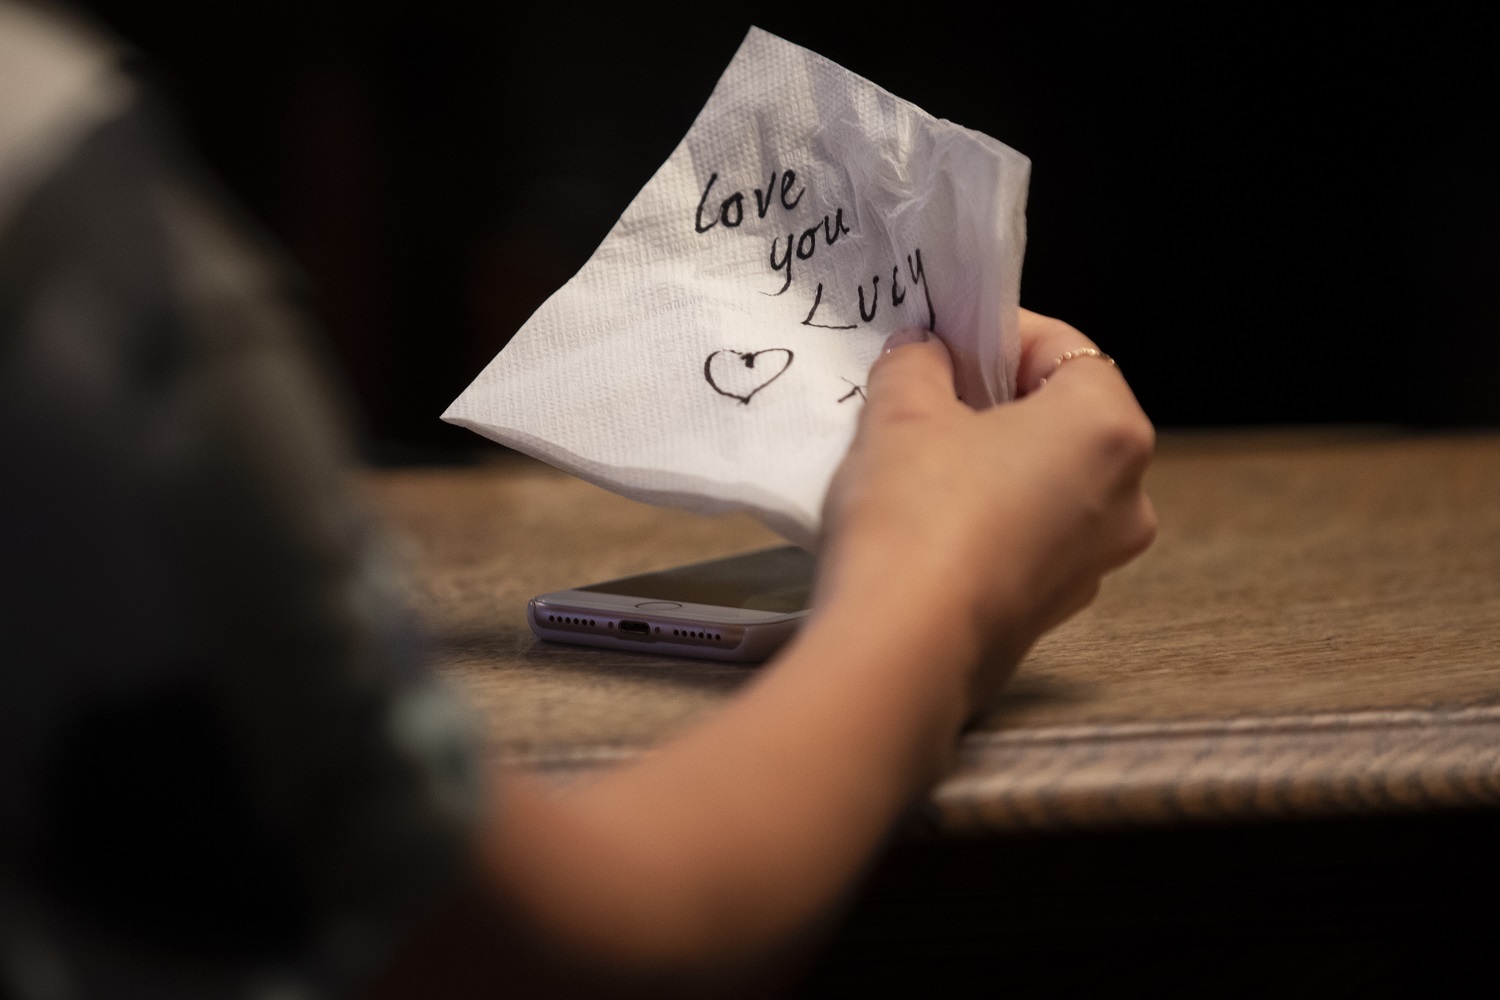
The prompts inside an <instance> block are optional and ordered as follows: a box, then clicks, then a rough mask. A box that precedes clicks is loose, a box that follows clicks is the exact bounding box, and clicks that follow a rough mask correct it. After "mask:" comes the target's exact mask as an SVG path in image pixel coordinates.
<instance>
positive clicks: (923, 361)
mask: <svg viewBox="0 0 1500 1000" xmlns="http://www.w3.org/2000/svg"><path fill="white" fill-rule="evenodd" d="M865 392H866V395H867V397H868V399H867V402H866V404H865V410H866V412H867V413H869V411H871V410H873V411H875V412H874V413H870V415H871V416H880V415H882V414H902V413H919V412H924V411H926V410H928V409H930V408H931V407H933V406H942V405H944V404H947V403H953V402H956V401H957V400H958V394H957V392H956V391H955V390H954V388H953V358H952V357H951V356H950V355H949V354H948V348H947V347H946V346H944V344H943V342H942V341H941V340H939V339H938V338H937V337H936V336H935V335H933V334H932V333H930V332H928V331H927V330H920V329H911V330H901V331H899V332H897V333H893V334H891V336H890V337H889V338H888V339H887V340H886V342H885V347H884V348H883V349H882V350H881V353H880V357H879V358H878V359H876V361H875V364H874V365H873V366H872V367H871V368H870V375H869V378H868V379H867V382H866V387H865Z"/></svg>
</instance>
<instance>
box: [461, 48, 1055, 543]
mask: <svg viewBox="0 0 1500 1000" xmlns="http://www.w3.org/2000/svg"><path fill="white" fill-rule="evenodd" d="M1029 173H1030V161H1028V160H1027V159H1026V158H1025V157H1024V156H1022V155H1021V154H1019V153H1017V152H1016V151H1014V150H1012V149H1010V148H1009V147H1007V146H1005V145H1003V144H1001V143H1000V142H997V141H996V140H994V139H991V138H990V137H988V136H985V135H981V134H980V133H978V132H974V131H971V130H969V129H965V128H962V127H960V126H958V125H955V124H953V123H952V122H948V121H944V120H942V119H937V118H933V117H932V116H930V115H928V114H926V113H925V112H923V111H922V110H921V109H920V108H917V107H915V106H914V105H912V104H909V103H907V102H906V101H903V100H901V99H900V98H898V97H896V96H894V95H892V94H890V93H888V92H886V91H884V90H882V89H880V88H879V87H877V86H875V85H874V84H873V83H871V82H869V81H868V80H865V79H863V78H862V77H859V76H856V75H855V74H853V73H850V72H849V71H848V70H845V69H843V68H842V67H840V66H838V65H835V64H834V63H832V62H830V61H828V60H827V59H824V58H823V57H822V56H819V55H817V54H815V53H813V52H809V51H808V50H806V49H804V48H801V47H799V46H796V45H793V44H791V43H790V42H787V41H784V40H782V39H780V38H777V37H776V36H774V35H771V34H768V33H766V32H764V31H761V30H759V29H756V28H752V29H751V30H750V33H749V34H748V35H747V36H746V38H745V41H744V43H743V44H742V45H741V46H740V49H739V51H738V52H737V53H736V54H735V56H734V59H733V60H732V61H731V62H730V64H729V67H728V69H726V70H725V71H724V75H723V77H721V78H720V80H719V83H718V85H717V86H716V87H715V88H714V92H713V94H712V96H710V97H709V100H708V104H707V105H706V106H705V107H704V108H703V111H702V112H701V113H700V114H699V115H698V118H697V120H696V121H695V122H694V123H693V126H692V128H691V129H690V130H689V131H688V134H687V136H686V137H685V138H684V139H683V140H682V142H681V143H680V144H679V145H678V147H677V148H676V150H674V151H673V153H672V155H671V157H669V158H668V160H667V162H666V163H665V164H663V165H662V167H661V169H660V170H658V171H657V172H656V175H655V176H654V177H652V178H651V181H650V182H649V183H648V184H647V185H646V187H645V188H644V189H643V190H642V191H641V192H640V194H638V195H637V196H636V197H635V200H634V201H632V202H631V203H630V206H629V207H628V208H626V210H625V213H624V215H622V216H621V217H620V221H619V222H618V223H616V224H615V226H614V228H613V229H612V230H611V231H610V233H609V235H608V236H607V237H605V240H604V242H603V243H602V244H601V245H600V247H599V249H598V250H596V251H595V252H594V255H593V256H592V257H591V258H590V259H589V261H588V263H587V264H585V265H584V267H583V270H581V271H580V272H579V273H578V274H577V275H576V276H574V278H573V279H572V280H571V281H569V282H568V283H567V284H566V285H564V286H563V287H562V288H561V289H559V290H558V291H557V292H556V293H555V294H554V295H553V296H552V297H551V298H549V299H548V300H547V301H546V303H544V304H543V305H542V307H541V308H540V309H538V310H537V312H536V314H535V315H533V316H532V317H531V319H530V320H528V321H527V323H526V325H525V326H523V327H522V328H521V330H520V331H519V332H518V333H517V334H516V335H515V337H514V339H512V340H511V342H510V343H509V344H508V345H506V347H505V349H504V350H502V351H501V352H500V353H499V355H497V356H496V357H495V359H494V360H493V361H491V362H490V364H489V365H488V366H487V367H486V368H485V369H484V371H483V372H481V373H480V374H479V377H478V378H476V379H475V380H474V382H473V384H472V385H470V386H469V387H468V388H467V389H466V390H464V392H463V393H462V395H460V396H459V397H458V399H457V400H455V401H454V402H453V404H452V405H451V406H450V407H449V408H448V410H447V412H446V413H444V414H443V419H444V420H447V421H450V422H452V423H455V424H459V425H461V426H465V427H469V428H471V429H473V430H475V431H477V432H479V433H480V434H483V435H485V436H486V437H489V438H491V439H493V440H495V441H499V442H500V443H502V444H505V445H509V446H511V447H513V448H516V449H518V450H520V451H523V452H526V453H528V454H530V455H534V456H536V457H537V458H540V459H542V460H543V461H545V462H549V463H551V464H552V465H555V466H558V467H559V468H562V469H565V470H567V471H569V472H571V473H573V474H575V475H577V476H580V477H582V478H584V479H587V480H589V481H591V482H593V483H597V484H598V485H600V486H603V487H605V488H606V489H609V490H613V491H615V492H616V493H620V494H623V495H625V496H628V497H633V498H635V499H638V500H643V501H645V502H647V503H656V504H666V505H671V506H676V507H682V508H686V509H688V510H693V511H698V512H702V513H719V512H724V511H728V510H746V511H749V512H750V513H752V514H754V515H756V516H757V517H759V518H760V519H761V520H763V521H764V522H765V523H766V524H768V525H770V526H771V527H772V528H773V529H775V530H777V531H779V532H780V533H781V534H783V535H785V536H786V537H787V538H789V539H791V540H792V541H794V542H797V543H799V544H803V545H809V546H810V545H812V544H814V542H815V541H816V537H817V533H818V528H819V523H820V519H821V518H820V511H821V508H822V503H823V497H824V494H825V493H826V491H827V489H828V483H829V480H830V479H831V477H832V475H833V473H834V470H835V469H836V468H837V466H838V463H839V461H840V460H841V459H842V457H843V454H844V452H845V450H846V449H847V448H848V445H849V441H850V440H851V438H852V436H853V433H854V427H855V421H856V419H857V418H858V415H859V409H860V407H861V406H862V405H863V400H864V384H865V376H866V374H867V372H868V371H869V368H870V365H871V364H872V363H874V361H875V358H876V357H877V356H878V354H879V351H880V346H881V343H882V342H883V341H884V339H885V337H886V336H887V335H888V334H890V333H892V332H894V331H895V330H898V329H901V328H902V327H907V326H922V327H927V328H929V329H932V330H934V331H935V332H936V333H937V334H938V335H939V336H941V337H942V339H943V340H944V341H945V342H946V343H947V344H948V346H949V348H950V349H951V350H952V352H953V355H954V358H955V362H956V368H957V372H956V374H957V379H958V390H959V395H960V397H961V398H962V399H963V400H965V401H966V402H968V403H969V404H970V405H972V406H975V407H984V406H988V405H991V404H994V403H999V402H1004V401H1005V400H1007V399H1010V398H1011V397H1012V395H1013V394H1014V383H1015V369H1016V363H1017V357H1018V346H1017V334H1016V324H1017V315H1018V314H1017V308H1018V297H1019V291H1020V275H1021V259H1022V255H1023V253H1024V250H1025V242H1026V223H1025V201H1026V186H1027V180H1028V177H1029ZM933 502H934V503H935V504H940V503H941V498H940V497H934V498H933Z"/></svg>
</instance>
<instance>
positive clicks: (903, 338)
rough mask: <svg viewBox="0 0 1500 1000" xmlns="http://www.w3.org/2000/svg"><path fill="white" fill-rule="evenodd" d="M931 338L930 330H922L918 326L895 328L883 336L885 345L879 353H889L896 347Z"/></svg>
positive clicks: (918, 342) (919, 342)
mask: <svg viewBox="0 0 1500 1000" xmlns="http://www.w3.org/2000/svg"><path fill="white" fill-rule="evenodd" d="M931 339H932V331H931V330H924V329H922V328H921V327H920V326H909V327H907V328H906V329H905V330H897V331H896V332H895V333H893V334H891V335H890V336H889V337H887V338H885V346H884V347H882V348H881V349H880V353H881V354H889V353H891V352H892V351H894V350H895V349H896V348H898V347H905V346H906V345H907V344H921V343H925V342H927V341H929V340H931Z"/></svg>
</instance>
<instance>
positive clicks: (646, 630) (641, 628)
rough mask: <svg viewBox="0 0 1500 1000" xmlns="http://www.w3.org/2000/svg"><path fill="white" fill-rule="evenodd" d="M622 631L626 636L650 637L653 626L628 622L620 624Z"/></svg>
mask: <svg viewBox="0 0 1500 1000" xmlns="http://www.w3.org/2000/svg"><path fill="white" fill-rule="evenodd" d="M620 631H621V632H624V633H625V634H626V635H650V634H651V626H650V625H647V624H646V623H645V622H633V621H628V620H627V621H622V622H620Z"/></svg>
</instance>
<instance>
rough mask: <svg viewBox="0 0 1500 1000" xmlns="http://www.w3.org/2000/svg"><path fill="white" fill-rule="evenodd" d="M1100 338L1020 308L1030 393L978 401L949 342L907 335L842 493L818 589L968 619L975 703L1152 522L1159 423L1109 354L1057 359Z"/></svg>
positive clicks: (880, 386)
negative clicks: (1151, 473) (962, 383)
mask: <svg viewBox="0 0 1500 1000" xmlns="http://www.w3.org/2000/svg"><path fill="white" fill-rule="evenodd" d="M1093 346H1094V345H1093V344H1092V342H1091V341H1089V340H1088V338H1086V337H1084V336H1083V334H1081V333H1079V332H1078V331H1077V330H1075V329H1074V328H1072V327H1071V326H1068V325H1067V324H1066V323H1063V322H1061V321H1059V320H1055V319H1050V318H1048V317H1045V316H1041V315H1038V314H1036V313H1032V312H1027V311H1025V310H1022V313H1021V350H1022V355H1021V363H1020V371H1019V378H1018V382H1019V385H1020V390H1021V398H1020V399H1019V400H1018V401H1016V402H1014V403H1011V404H1007V405H1003V406H996V407H993V408H991V409H989V410H985V411H982V412H975V411H974V410H971V409H969V408H968V407H967V406H965V405H964V404H963V403H961V402H959V401H958V399H957V397H956V396H955V394H954V389H953V372H952V366H951V361H950V359H949V355H948V352H947V350H946V349H945V348H944V347H943V345H942V344H941V343H940V342H939V341H937V340H936V339H935V338H933V339H929V338H928V335H927V334H926V333H925V331H903V332H902V333H899V334H896V335H895V336H893V337H892V338H891V340H890V341H889V342H888V344H887V350H886V353H885V355H884V356H883V357H882V358H881V359H880V360H879V361H878V362H877V363H876V364H875V366H874V368H873V369H872V370H871V372H870V379H869V386H868V390H867V392H868V401H867V402H866V404H865V409H864V413H863V415H862V416H861V420H860V426H859V431H858V434H857V436H856V438H855V441H854V444H853V446H852V447H851V449H850V452H849V455H848V457H847V458H846V459H845V461H844V464H843V466H842V467H841V468H840V470H839V473H838V475H837V476H836V478H835V480H834V483H833V486H832V488H831V489H830V491H829V495H828V500H827V503H826V507H825V525H826V528H825V536H824V546H823V572H822V577H821V578H820V580H819V585H818V595H817V598H818V602H819V603H824V602H834V603H836V602H843V601H856V602H861V603H866V604H869V603H870V602H874V606H879V607H885V608H892V607H895V606H899V607H900V608H901V609H902V610H901V612H900V613H901V614H903V615H904V616H906V617H907V619H908V620H910V621H912V622H913V623H914V627H924V626H925V625H927V624H929V623H930V622H931V621H932V620H938V621H941V622H943V623H945V625H946V627H948V628H951V629H960V630H965V631H966V638H967V640H968V641H969V642H970V643H971V644H972V647H973V648H974V650H975V651H976V653H977V654H978V656H977V661H978V662H980V663H981V664H982V665H983V666H982V667H981V668H980V669H979V670H978V671H977V673H976V674H975V675H974V676H971V677H970V678H967V681H968V683H967V689H968V697H969V699H970V704H969V705H968V706H967V709H968V710H969V711H973V710H974V709H975V708H976V707H978V706H977V704H976V702H977V701H979V700H981V699H986V698H987V697H988V696H989V695H990V694H991V693H992V692H993V690H994V689H995V688H996V687H998V686H999V684H1001V683H1003V682H1004V680H1005V679H1006V677H1007V676H1008V675H1009V673H1010V671H1011V670H1012V669H1013V668H1014V666H1015V665H1016V663H1018V662H1019V661H1020V658H1021V656H1023V655H1024V653H1025V651H1026V649H1027V648H1029V647H1030V646H1031V644H1032V643H1034V642H1035V641H1036V639H1037V638H1038V637H1040V636H1041V635H1042V633H1043V632H1045V631H1047V630H1048V629H1049V628H1052V627H1053V626H1055V625H1057V624H1058V623H1060V622H1062V621H1063V620H1065V619H1066V618H1068V617H1069V616H1070V615H1072V614H1074V613H1075V612H1077V611H1078V610H1080V609H1081V608H1083V607H1084V606H1085V605H1087V604H1088V603H1089V602H1090V601H1091V600H1092V599H1093V597H1094V594H1095V593H1097V591H1098V588H1099V581H1100V578H1101V577H1102V576H1103V574H1104V573H1106V572H1107V571H1109V570H1110V569H1113V568H1114V567H1116V566H1119V565H1120V564H1122V563H1124V562H1127V561H1128V560H1130V559H1131V558H1133V557H1134V556H1136V555H1138V554H1139V553H1140V552H1142V551H1143V550H1144V549H1145V548H1146V547H1147V546H1148V545H1150V543H1151V540H1152V538H1153V537H1154V536H1155V532H1156V516H1155V512H1154V510H1153V509H1152V506H1151V501H1150V500H1149V499H1148V498H1147V497H1146V495H1145V493H1144V492H1143V491H1142V489H1141V477H1142V475H1143V473H1144V472H1145V470H1146V466H1147V465H1148V463H1149V462H1150V460H1151V453H1152V447H1153V443H1154V433H1153V430H1152V427H1151V423H1150V421H1149V420H1147V418H1146V415H1145V414H1144V413H1143V412H1142V411H1141V408H1140V406H1139V405H1137V403H1136V401H1135V397H1134V396H1133V395H1132V394H1131V392H1130V388H1129V386H1128V385H1126V383H1125V380H1124V378H1122V377H1121V375H1120V372H1119V370H1118V369H1117V368H1115V367H1114V366H1112V365H1111V364H1109V363H1107V362H1106V361H1103V360H1101V359H1098V358H1092V357H1083V358H1076V359H1074V360H1072V361H1069V362H1066V363H1064V364H1062V365H1060V366H1058V365H1056V362H1055V359H1056V358H1058V357H1059V356H1061V355H1062V354H1063V353H1064V352H1065V351H1070V350H1071V351H1076V350H1078V349H1079V348H1086V347H1093ZM1054 368H1055V369H1056V370H1055V371H1054ZM1044 378H1045V379H1046V380H1047V382H1046V385H1045V386H1044V387H1039V383H1040V382H1041V380H1042V379H1044ZM877 589H880V590H882V591H884V596H885V597H886V599H885V600H881V599H880V598H879V597H878V596H877V595H876V593H875V591H876V590H877ZM892 591H896V592H899V595H900V599H899V601H896V602H894V603H893V602H891V601H890V600H889V595H890V593H891V592H892Z"/></svg>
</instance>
